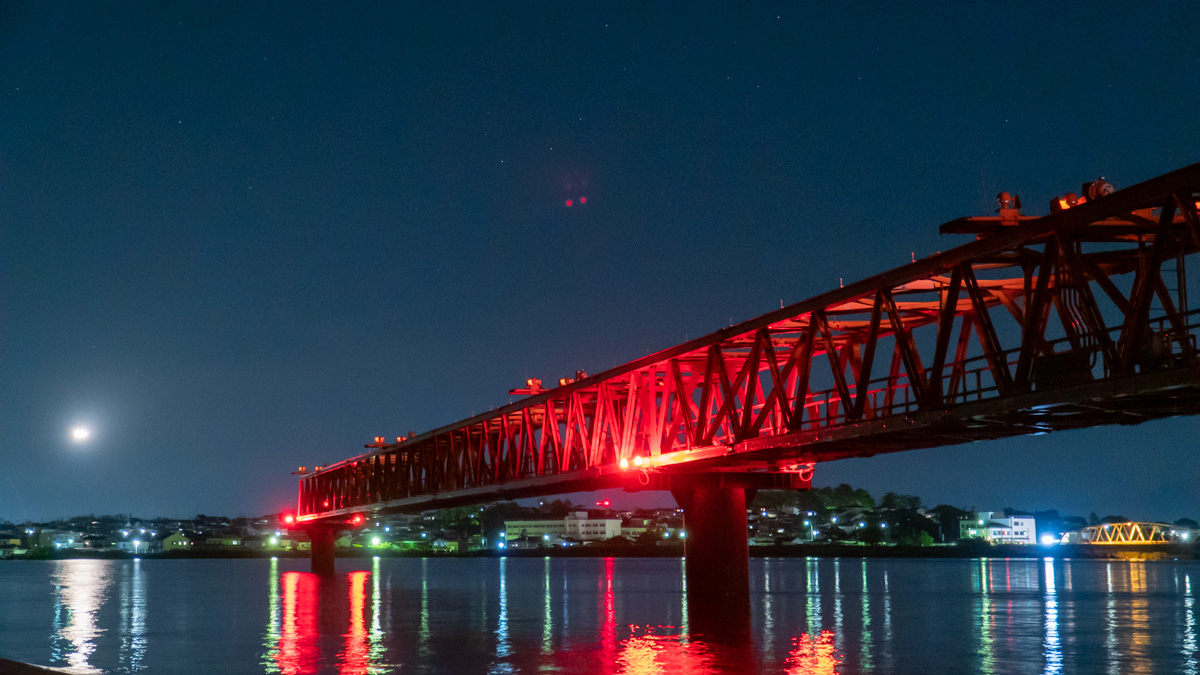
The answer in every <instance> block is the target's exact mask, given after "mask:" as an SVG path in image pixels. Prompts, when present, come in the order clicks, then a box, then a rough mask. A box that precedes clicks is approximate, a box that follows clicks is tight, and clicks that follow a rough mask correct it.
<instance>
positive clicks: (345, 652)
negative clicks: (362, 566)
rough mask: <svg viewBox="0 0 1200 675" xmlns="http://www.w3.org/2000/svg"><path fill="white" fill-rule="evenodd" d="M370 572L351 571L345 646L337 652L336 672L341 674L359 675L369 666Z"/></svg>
mask: <svg viewBox="0 0 1200 675" xmlns="http://www.w3.org/2000/svg"><path fill="white" fill-rule="evenodd" d="M370 578H371V573H370V572H351V573H350V574H349V579H350V626H349V628H347V629H346V633H345V634H344V635H343V636H342V637H344V638H345V639H346V646H345V647H344V648H343V649H342V653H341V654H339V655H338V656H339V664H338V672H339V673H340V674H341V675H361V674H362V673H366V672H367V671H368V670H369V669H370V668H371V646H370V644H368V642H367V621H366V608H367V580H368V579H370Z"/></svg>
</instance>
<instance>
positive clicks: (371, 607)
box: [0, 558, 1200, 675]
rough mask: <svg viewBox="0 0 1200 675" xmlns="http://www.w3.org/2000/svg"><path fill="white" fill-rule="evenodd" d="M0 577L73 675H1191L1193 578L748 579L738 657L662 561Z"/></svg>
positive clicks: (834, 562)
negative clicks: (697, 619) (706, 630)
mask: <svg viewBox="0 0 1200 675" xmlns="http://www.w3.org/2000/svg"><path fill="white" fill-rule="evenodd" d="M307 566H308V561H307V560H296V559H283V560H275V559H254V560H150V559H147V560H63V561H5V562H0V657H4V658H8V659H13V660H18V661H25V662H29V663H35V664H39V665H46V666H54V667H70V668H71V669H72V671H73V672H78V673H100V672H103V673H141V672H144V673H148V674H157V673H189V674H195V673H287V674H290V673H339V674H350V673H388V672H392V673H543V672H545V673H682V672H694V673H705V672H733V671H743V672H763V673H1111V674H1114V675H1115V674H1118V673H1121V674H1124V673H1171V674H1173V675H1174V674H1191V675H1200V674H1198V671H1200V662H1198V661H1197V657H1198V653H1197V652H1198V650H1200V645H1198V644H1197V637H1198V636H1197V633H1198V629H1197V607H1196V596H1197V594H1198V593H1200V563H1196V562H1179V563H1170V562H1128V561H1098V560H1075V561H1072V560H1065V561H1064V560H1049V559H1046V560H1003V559H991V560H911V559H904V560H887V559H873V560H860V559H851V558H841V559H814V558H809V559H803V558H773V559H771V558H768V559H752V560H751V562H750V575H751V590H752V612H753V616H752V619H753V637H752V639H751V640H750V641H749V642H748V643H745V644H735V645H728V644H711V643H708V642H706V641H704V640H703V639H698V638H696V637H694V636H689V631H688V625H687V600H686V595H685V594H684V588H685V585H686V578H685V575H684V570H683V564H682V561H681V560H680V559H673V558H616V559H614V558H544V559H543V558H461V559H460V558H430V559H415V558H384V559H378V558H377V559H370V558H366V559H342V560H339V561H338V574H337V578H336V579H335V580H333V581H332V582H324V583H322V582H320V581H319V580H318V579H317V578H315V577H313V576H312V575H310V574H307V573H306V572H305V570H306V569H307Z"/></svg>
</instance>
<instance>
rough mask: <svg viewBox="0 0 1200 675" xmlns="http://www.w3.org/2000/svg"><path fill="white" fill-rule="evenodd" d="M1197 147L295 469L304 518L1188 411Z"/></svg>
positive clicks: (759, 480) (719, 471) (1194, 392)
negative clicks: (672, 341) (660, 345)
mask: <svg viewBox="0 0 1200 675" xmlns="http://www.w3.org/2000/svg"><path fill="white" fill-rule="evenodd" d="M1198 191H1200V164H1197V165H1193V166H1190V167H1187V168H1184V169H1180V170H1178V171H1175V172H1172V173H1169V174H1166V175H1163V176H1160V177H1158V178H1155V179H1152V180H1149V181H1147V182H1144V183H1141V184H1138V185H1135V186H1132V187H1129V188H1126V189H1123V190H1119V191H1117V192H1113V193H1112V194H1108V195H1104V196H1098V197H1097V198H1095V199H1092V200H1090V201H1088V200H1085V199H1080V200H1078V201H1074V202H1070V201H1067V200H1060V201H1059V202H1058V203H1057V207H1058V209H1057V210H1055V212H1053V213H1051V214H1050V215H1047V216H1043V217H1037V218H1033V217H1026V216H1021V215H1020V214H1019V212H1018V211H1017V210H1015V209H1011V208H1003V209H1001V211H1000V215H999V216H995V217H985V218H964V219H960V220H956V221H953V222H951V223H947V224H946V225H943V226H942V231H943V232H944V233H958V234H971V235H975V237H976V238H975V240H974V241H971V242H970V243H967V244H964V245H962V246H959V247H957V248H954V249H951V250H948V251H945V252H942V253H938V254H936V255H933V256H930V257H927V258H924V259H921V260H917V261H915V262H913V263H912V264H909V265H905V266H903V267H900V268H898V269H894V270H891V271H888V272H885V273H883V274H880V275H877V276H874V277H871V278H869V279H865V280H863V281H860V282H857V283H853V284H849V285H846V286H844V287H843V288H839V289H837V290H834V291H830V292H828V293H825V294H823V295H819V296H816V297H814V298H810V299H808V300H805V301H803V302H800V303H796V304H794V305H791V306H788V307H783V308H781V309H779V310H777V311H773V312H771V313H769V314H765V315H763V316H760V317H758V318H756V319H752V320H750V321H746V322H744V323H741V324H737V325H734V326H731V327H729V328H726V329H722V330H719V331H717V332H715V333H713V334H711V335H708V336H705V337H702V338H699V339H696V340H692V341H690V342H687V343H684V344H681V345H678V346H676V347H672V348H670V349H666V350H663V351H661V352H658V353H656V354H651V355H649V356H646V357H644V358H641V359H637V360H635V361H632V362H630V363H627V364H625V365H622V366H619V367H617V368H613V369H611V370H608V371H606V372H603V373H599V374H596V375H593V376H589V377H585V378H582V379H580V380H578V381H574V382H567V383H566V384H564V385H563V386H559V387H557V388H553V389H550V390H546V391H543V392H540V393H539V392H535V393H534V395H531V396H529V397H528V398H525V399H523V400H520V401H518V402H516V403H513V404H511V405H507V406H504V407H502V408H498V409H496V410H493V411H491V412H488V413H484V414H482V415H477V416H475V417H471V418H470V419H466V420H463V421H461V422H457V423H454V424H451V425H448V426H445V427H442V428H440V429H436V430H434V431H430V432H427V433H424V434H420V435H417V436H415V437H413V438H409V439H404V440H402V441H399V442H397V443H391V444H387V443H378V444H375V447H371V446H368V447H369V448H370V450H369V451H368V452H367V453H366V454H363V455H361V456H358V457H354V458H352V459H348V460H345V461H343V462H339V463H337V464H334V465H331V466H327V467H321V468H320V469H319V470H317V471H314V472H311V473H308V474H307V475H304V476H303V477H302V478H301V480H300V496H299V514H298V517H299V519H300V520H301V521H320V520H322V519H330V518H336V517H343V516H346V515H348V514H352V513H356V512H361V511H367V510H372V511H376V510H384V509H386V510H395V511H403V510H420V509H425V508H433V507H440V506H451V505H455V504H467V503H475V502H481V501H489V500H494V499H502V498H513V497H528V496H537V495H544V494H555V493H561V492H570V491H577V490H592V489H598V488H605V487H617V486H623V487H627V488H630V489H677V488H681V487H683V486H685V485H690V486H695V485H713V486H718V487H719V486H722V485H741V486H745V487H804V486H807V484H808V480H809V478H810V477H811V473H812V467H813V465H814V464H815V463H816V462H821V461H828V460H833V459H839V458H846V457H863V456H870V455H874V454H877V453H881V452H893V451H899V450H909V449H915V448H923V447H933V446H940V445H950V444H958V443H964V442H968V441H975V440H984V439H993V438H1000V437H1005V436H1013V435H1020V434H1038V433H1045V432H1049V431H1055V430H1061V429H1072V428H1079V427H1087V426H1096V425H1102V424H1111V423H1137V422H1142V421H1145V420H1149V419H1155V418H1161V417H1167V416H1172V415H1182V414H1194V413H1196V412H1200V362H1198V358H1197V356H1198V355H1197V347H1196V334H1197V332H1198V325H1197V324H1198V323H1200V322H1198V321H1197V312H1196V311H1192V310H1190V309H1189V307H1188V300H1187V278H1186V264H1187V262H1188V261H1189V260H1191V259H1192V258H1193V257H1194V254H1196V253H1197V252H1198V251H1200V216H1198V213H1197V211H1198V205H1197V192H1198Z"/></svg>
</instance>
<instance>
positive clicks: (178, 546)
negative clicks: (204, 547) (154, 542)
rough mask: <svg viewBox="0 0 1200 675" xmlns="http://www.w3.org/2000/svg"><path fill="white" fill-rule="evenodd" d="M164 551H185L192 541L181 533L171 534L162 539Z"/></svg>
mask: <svg viewBox="0 0 1200 675" xmlns="http://www.w3.org/2000/svg"><path fill="white" fill-rule="evenodd" d="M162 547H163V550H164V551H186V550H188V549H190V548H191V547H192V540H191V539H190V538H188V536H187V535H186V534H184V533H183V532H172V533H171V534H168V535H167V536H165V537H163V539H162Z"/></svg>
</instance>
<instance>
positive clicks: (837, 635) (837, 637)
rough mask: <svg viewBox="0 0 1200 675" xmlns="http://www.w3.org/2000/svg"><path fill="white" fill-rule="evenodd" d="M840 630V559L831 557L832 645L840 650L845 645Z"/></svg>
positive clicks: (843, 636)
mask: <svg viewBox="0 0 1200 675" xmlns="http://www.w3.org/2000/svg"><path fill="white" fill-rule="evenodd" d="M844 639H845V635H844V634H843V631H842V560H841V559H840V558H834V559H833V646H834V648H835V649H836V650H837V651H839V652H840V651H842V649H843V648H844V646H845V643H844Z"/></svg>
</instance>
